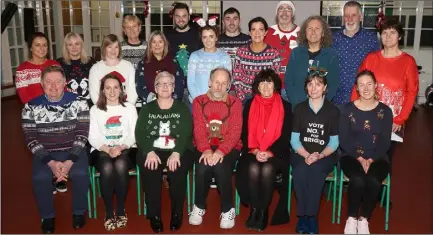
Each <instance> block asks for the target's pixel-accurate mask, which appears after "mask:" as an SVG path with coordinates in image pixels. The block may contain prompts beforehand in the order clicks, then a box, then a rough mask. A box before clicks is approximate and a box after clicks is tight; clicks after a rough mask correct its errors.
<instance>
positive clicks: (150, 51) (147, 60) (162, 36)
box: [145, 30, 168, 63]
mask: <svg viewBox="0 0 433 235" xmlns="http://www.w3.org/2000/svg"><path fill="white" fill-rule="evenodd" d="M156 36H160V37H161V38H162V40H163V41H164V50H163V51H162V58H165V57H166V56H167V54H168V40H167V37H165V35H164V33H162V32H161V31H159V30H155V31H153V32H152V33H151V34H150V36H149V45H148V47H147V48H148V49H147V50H146V57H147V58H146V61H145V62H146V63H150V61H151V60H152V55H153V52H152V41H153V39H154V38H155V37H156Z"/></svg>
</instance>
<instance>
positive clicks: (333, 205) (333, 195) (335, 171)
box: [328, 166, 337, 224]
mask: <svg viewBox="0 0 433 235" xmlns="http://www.w3.org/2000/svg"><path fill="white" fill-rule="evenodd" d="M332 184H333V187H332V189H333V190H332V191H333V192H332V223H333V224H334V223H335V207H336V206H337V204H336V200H337V167H336V166H334V179H333V182H332ZM331 186H332V185H329V187H330V188H331ZM328 195H329V194H328Z"/></svg>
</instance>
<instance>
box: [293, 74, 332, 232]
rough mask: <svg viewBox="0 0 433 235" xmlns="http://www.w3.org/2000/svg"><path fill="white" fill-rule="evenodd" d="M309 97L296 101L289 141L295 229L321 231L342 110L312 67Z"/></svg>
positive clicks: (306, 82) (309, 77) (308, 90)
mask: <svg viewBox="0 0 433 235" xmlns="http://www.w3.org/2000/svg"><path fill="white" fill-rule="evenodd" d="M304 84H305V85H304V89H305V91H306V93H307V94H308V98H307V100H305V101H303V102H301V103H299V104H298V105H296V107H295V110H294V113H293V131H292V136H291V139H290V144H291V146H292V148H293V150H294V151H295V152H294V153H292V154H291V156H290V163H291V165H292V168H293V171H292V177H293V187H294V189H295V192H296V201H297V204H296V205H297V206H296V209H297V215H298V223H297V224H296V233H310V234H317V233H318V220H317V219H318V218H317V215H318V213H319V207H320V199H321V197H322V191H323V186H324V185H325V179H326V176H327V175H328V173H329V172H331V171H332V168H333V166H334V165H335V164H336V163H337V155H336V154H335V150H336V149H337V147H338V117H339V115H340V113H339V110H338V108H337V107H335V106H334V105H333V104H332V103H331V102H330V101H328V100H327V99H326V98H325V94H326V92H327V87H328V85H327V80H326V77H325V76H323V74H321V73H320V72H319V73H318V72H317V71H310V73H309V75H308V77H307V79H306V80H305V82H304Z"/></svg>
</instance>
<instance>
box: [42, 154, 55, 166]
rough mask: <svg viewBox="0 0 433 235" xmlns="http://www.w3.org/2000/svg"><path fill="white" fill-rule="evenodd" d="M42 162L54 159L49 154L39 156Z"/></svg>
mask: <svg viewBox="0 0 433 235" xmlns="http://www.w3.org/2000/svg"><path fill="white" fill-rule="evenodd" d="M41 160H42V162H43V163H45V164H48V163H49V162H50V161H51V160H54V159H53V157H52V156H51V155H50V154H47V155H44V156H42V158H41Z"/></svg>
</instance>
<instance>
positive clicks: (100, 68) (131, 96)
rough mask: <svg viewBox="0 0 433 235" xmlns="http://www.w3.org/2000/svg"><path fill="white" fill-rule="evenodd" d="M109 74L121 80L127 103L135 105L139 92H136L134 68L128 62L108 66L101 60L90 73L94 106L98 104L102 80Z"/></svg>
mask: <svg viewBox="0 0 433 235" xmlns="http://www.w3.org/2000/svg"><path fill="white" fill-rule="evenodd" d="M109 73H113V74H115V75H116V76H117V77H119V78H120V81H121V82H122V86H123V91H124V92H125V93H126V101H128V102H129V103H131V104H133V105H135V102H136V101H137V97H138V96H137V91H136V90H135V69H134V66H133V65H132V64H131V63H130V62H129V61H126V60H120V62H119V64H117V65H115V66H107V65H106V64H105V63H104V61H103V60H101V61H99V62H97V63H96V64H95V65H93V66H92V68H91V69H90V72H89V90H90V98H91V99H92V102H93V104H96V103H97V102H98V98H99V88H100V86H101V79H102V78H103V77H104V76H105V75H107V74H109Z"/></svg>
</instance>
